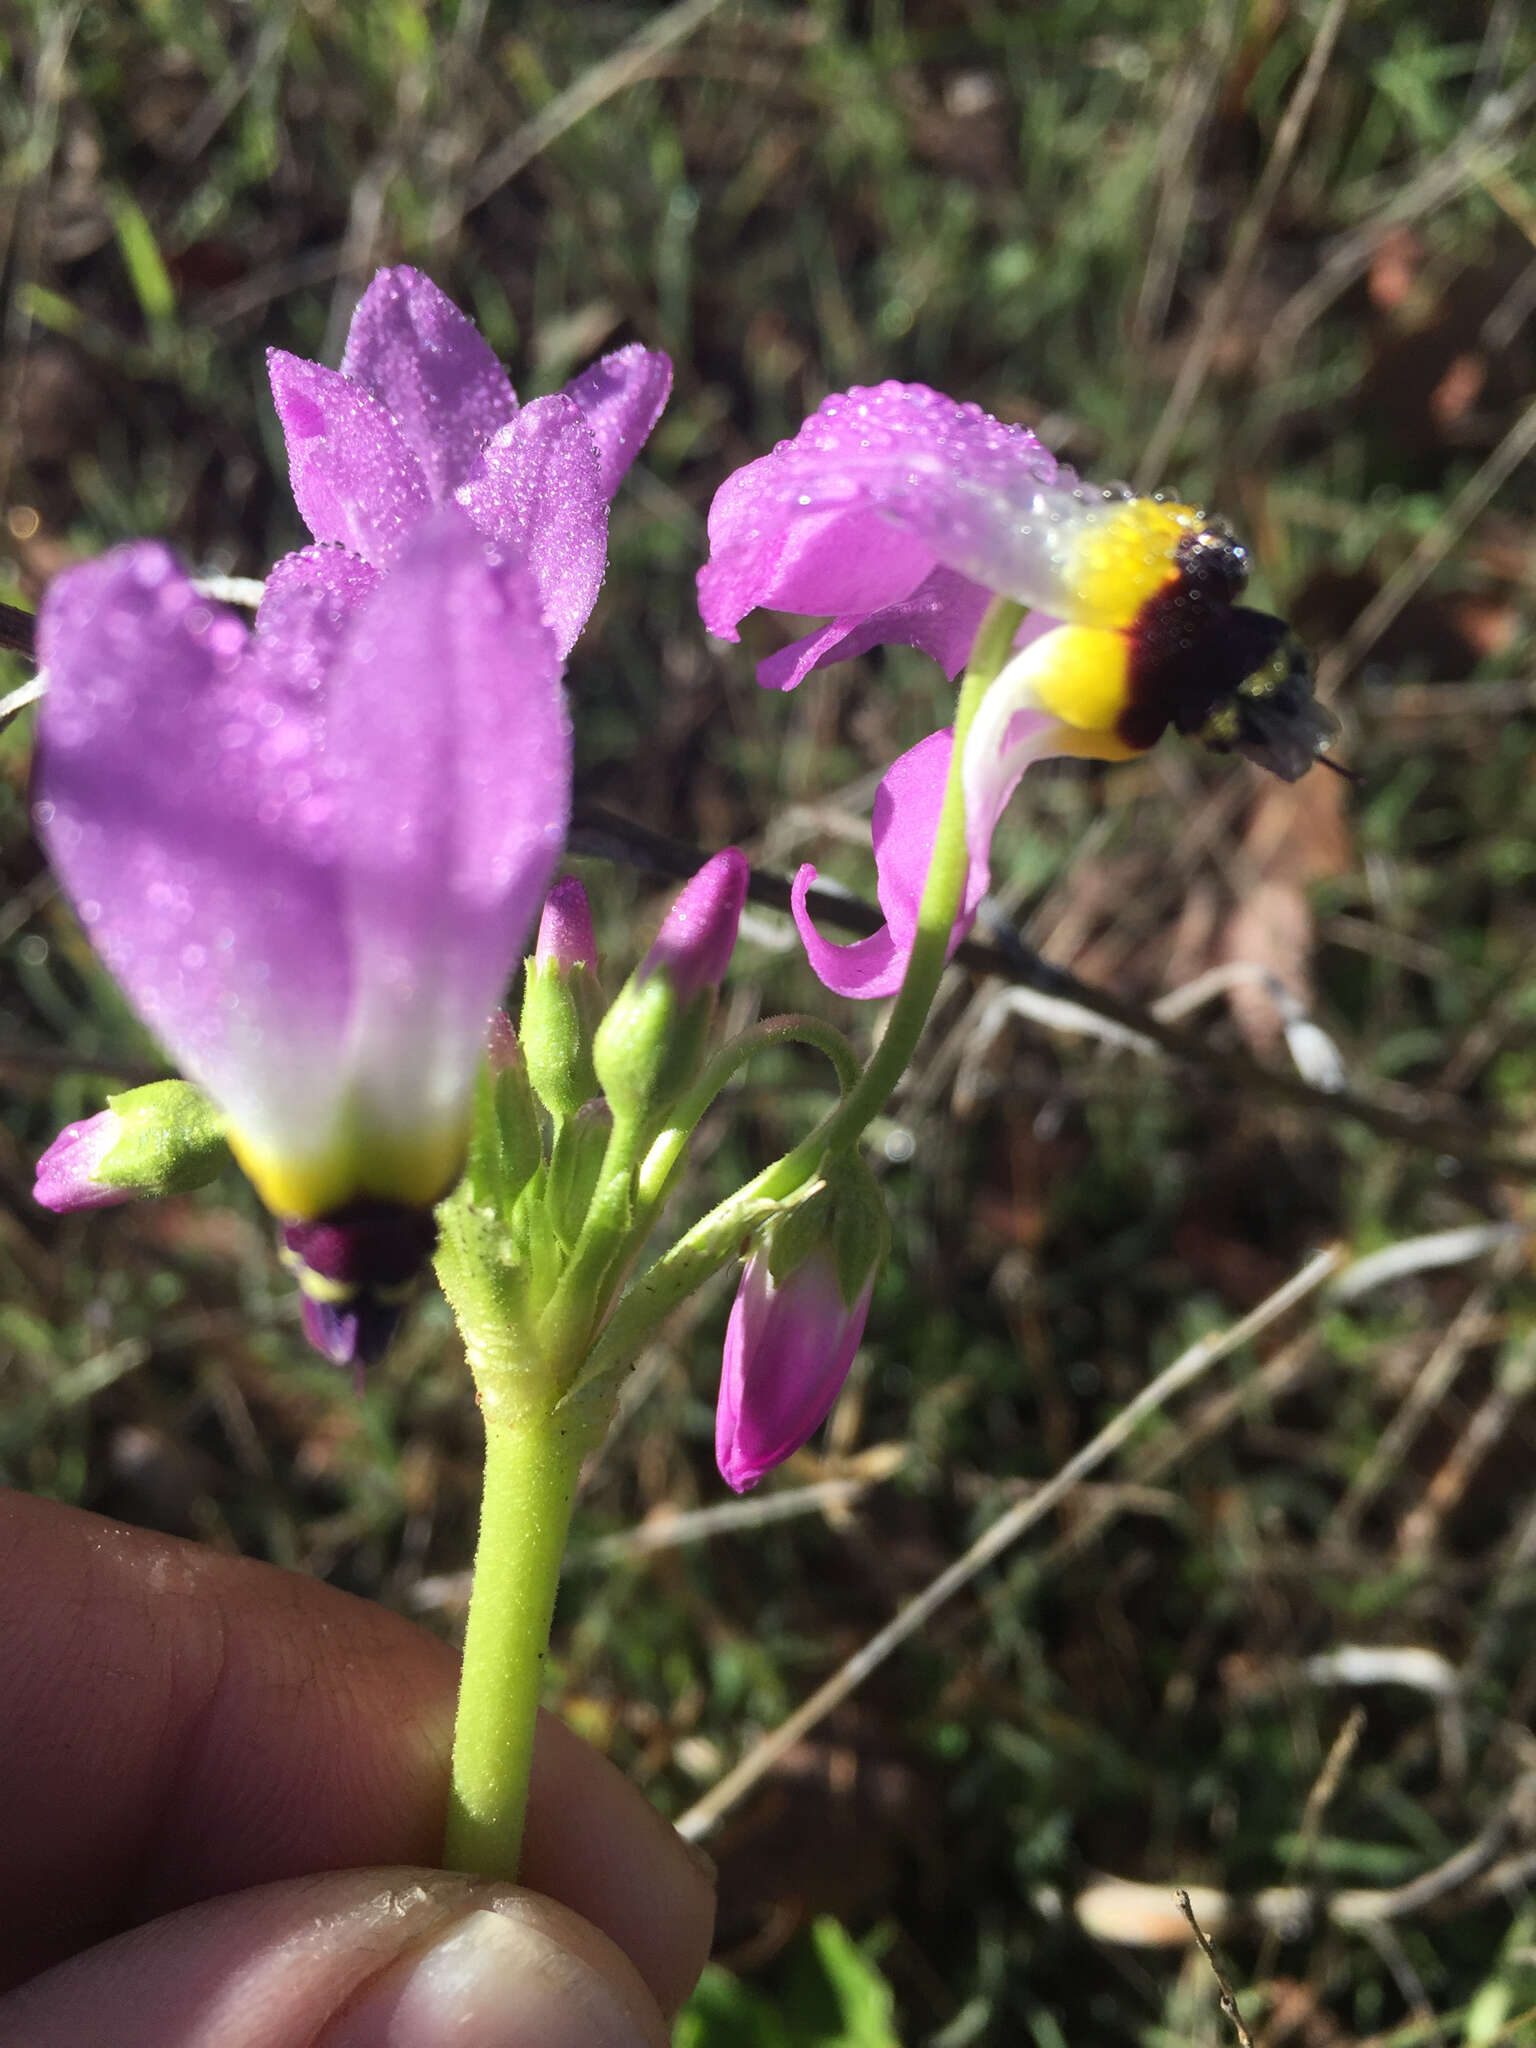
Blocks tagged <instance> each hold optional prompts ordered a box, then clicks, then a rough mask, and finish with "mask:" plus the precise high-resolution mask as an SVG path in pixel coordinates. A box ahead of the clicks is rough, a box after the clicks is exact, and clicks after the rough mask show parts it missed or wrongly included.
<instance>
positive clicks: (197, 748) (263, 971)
mask: <svg viewBox="0 0 1536 2048" xmlns="http://www.w3.org/2000/svg"><path fill="white" fill-rule="evenodd" d="M39 642H40V652H41V655H42V658H43V660H44V661H45V662H46V663H47V665H48V669H49V672H50V678H51V681H50V689H49V693H48V696H47V697H46V699H45V700H44V704H43V710H42V716H41V720H40V727H39V755H38V770H37V783H36V818H37V823H38V827H39V830H40V832H41V833H42V836H43V838H44V840H45V841H46V843H47V846H48V850H49V853H50V855H51V857H52V860H53V863H54V866H55V868H56V870H57V872H58V874H59V876H60V878H61V880H62V882H63V884H64V886H65V888H66V890H67V891H68V893H69V895H70V897H71V898H72V900H73V902H74V904H75V907H76V910H77V911H78V913H79V916H80V919H81V922H82V924H83V926H84V927H85V930H86V932H87V933H88V935H89V936H90V938H91V940H92V943H93V944H94V945H95V946H96V948H97V950H98V952H99V953H100V954H101V956H102V958H103V960H104V961H105V962H106V964H107V965H108V966H109V967H110V968H111V970H112V971H113V973H114V974H115V975H116V976H117V978H118V980H119V981H120V982H121V983H122V985H123V987H124V988H125V989H126V991H127V993H128V995H129V996H130V998H131V999H132V1001H133V1002H134V1004H135V1005H136V1007H137V1008H138V1010H139V1011H140V1013H141V1014H142V1016H143V1017H144V1019H145V1021H146V1022H147V1023H148V1024H149V1026H150V1028H151V1029H152V1030H153V1031H154V1032H155V1033H156V1034H157V1036H158V1037H159V1038H160V1039H161V1040H162V1041H163V1043H164V1044H165V1045H166V1047H167V1048H168V1050H169V1051H170V1052H171V1053H172V1054H173V1056H174V1057H175V1059H176V1061H177V1063H178V1065H179V1066H181V1067H182V1068H183V1069H184V1071H185V1072H186V1073H187V1075H188V1076H189V1077H190V1078H191V1079H192V1080H193V1081H195V1082H197V1083H198V1084H199V1086H200V1087H202V1088H203V1089H204V1090H205V1091H206V1093H207V1094H208V1095H209V1096H210V1097H212V1099H213V1101H214V1102H215V1103H216V1104H217V1106H218V1108H219V1109H220V1110H221V1111H222V1112H223V1114H224V1116H225V1118H226V1119H227V1122H228V1137H229V1141H230V1144H231V1146H232V1148H233V1150H234V1151H235V1154H236V1156H237V1157H238V1158H239V1160H240V1162H241V1164H242V1165H243V1166H244V1167H245V1168H246V1170H247V1172H248V1173H249V1174H250V1176H251V1178H252V1180H253V1181H254V1182H255V1183H256V1186H257V1188H258V1190H259V1192H260V1193H261V1195H262V1197H263V1199H264V1200H265V1201H266V1203H267V1205H268V1207H269V1208H271V1209H272V1210H273V1211H274V1212H275V1213H276V1214H277V1215H279V1216H281V1217H284V1218H286V1219H289V1220H301V1221H310V1220H314V1219H319V1218H324V1217H328V1216H330V1215H331V1214H333V1212H336V1211H338V1210H345V1209H350V1208H351V1206H352V1205H356V1204H369V1203H372V1204H383V1205H391V1204H395V1205H401V1206H403V1207H407V1208H420V1207H422V1206H424V1205H426V1204H429V1203H432V1202H434V1201H436V1200H437V1199H438V1198H439V1197H440V1196H441V1195H442V1194H444V1193H445V1192H446V1191H447V1189H448V1188H449V1187H450V1186H451V1185H452V1183H453V1181H454V1180H455V1178H456V1177H457V1175H458V1173H459V1170H460V1167H461V1165H462V1162H463V1157H464V1148H465V1143H466V1137H467V1130H468V1123H469V1114H470V1098H471V1093H472V1087H473V1080H474V1074H475V1069H476V1066H477V1064H478V1061H479V1059H480V1055H481V1051H482V1047H483V1044H484V1040H485V1033H486V1025H487V1020H488V1019H489V1017H490V1016H491V1013H492V1011H493V1009H494V1008H495V1005H496V1002H497V1000H498V998H499V997H500V995H501V993H502V990H503V988H504V986H505V984H506V981H507V979H508V976H509V974H510V972H511V969H512V966H513V963H514V961H515V960H516V958H517V956H518V954H519V952H520V951H521V949H522V947H523V945H524V944H525V942H526V940H527V938H528V935H529V933H530V931H531V928H532V925H533V921H534V918H535V917H536V915H537V913H538V908H539V904H540V902H541V900H542V898H543V895H544V891H545V889H546V887H547V886H548V882H549V878H550V875H551V872H552V871H553V868H554V865H555V862H556V860H557V858H558V856H559V852H560V846H561V842H562V839H563V836H564V832H565V827H566V821H567V816H568V811H569V802H570V732H569V725H568V721H567V717H566V711H565V704H564V699H563V694H562V690H561V685H560V657H559V653H558V650H557V647H556V644H555V641H554V638H553V637H552V634H551V632H550V629H549V627H548V626H547V625H546V624H545V622H544V619H543V616H542V605H541V598H540V592H539V590H538V588H537V587H536V585H535V582H534V579H533V577H532V575H531V574H530V573H529V571H528V570H527V569H526V568H525V567H524V566H523V565H522V564H521V563H520V562H519V561H518V560H517V559H516V557H515V556H512V555H511V554H510V552H509V550H507V549H505V548H498V547H492V546H489V545H488V544H487V542H486V541H485V539H484V538H483V537H482V535H481V534H479V533H478V532H477V531H476V530H475V528H474V526H473V525H472V524H471V522H470V519H469V517H468V515H467V514H466V513H465V512H464V511H463V510H461V509H460V508H459V507H457V506H454V505H445V506H442V507H440V508H438V509H436V510H432V511H430V512H429V513H428V514H427V515H426V516H425V517H423V518H422V519H421V520H420V521H419V522H418V523H416V524H415V525H414V526H413V527H412V529H411V530H410V531H409V532H408V533H406V534H404V535H403V536H402V537H401V539H400V542H399V545H398V547H397V548H395V549H394V550H393V552H392V554H391V559H390V565H389V567H388V568H387V570H384V571H382V572H381V570H380V569H378V568H376V567H373V566H370V565H369V564H368V563H366V562H364V561H361V560H359V559H358V558H357V557H356V556H355V555H350V554H345V553H343V552H341V551H340V550H338V549H334V548H311V549H306V550H304V551H303V552H302V553H300V554H297V555H290V556H288V557H287V559H286V560H284V561H282V562H280V563H278V565H277V567H276V568H275V569H274V570H273V572H272V575H271V577H270V579H269V580H268V583H267V588H266V594H265V596H264V598H263V601H262V605H261V609H260V611H259V613H258V614H257V619H256V627H255V631H254V633H252V632H249V631H248V630H247V629H246V627H245V626H244V625H243V624H242V622H241V621H240V620H239V619H238V618H236V617H235V616H234V615H233V614H232V613H230V612H227V611H224V610H222V609H221V608H219V607H218V606H216V605H213V604H210V603H208V602H207V601H206V600H204V599H203V598H201V597H199V596H198V594H197V592H196V591H195V590H194V589H193V587H192V585H191V583H190V582H189V581H188V579H187V577H186V576H185V574H184V573H183V572H182V570H181V569H180V568H179V566H178V565H177V563H176V561H175V560H174V558H173V557H172V556H171V555H170V554H169V553H168V552H167V550H166V549H165V548H163V547H161V546H159V545H157V544H156V543H153V542H148V541H145V542H138V543H135V544H134V545H132V546H129V547H124V548H119V549H117V550H116V551H115V552H114V553H112V554H110V555H108V556H106V557H105V558H103V559H102V560H101V561H98V562H93V563H90V564H88V565H87V566H85V567H83V568H79V569H74V570H71V571H69V572H67V573H66V574H65V575H62V576H60V577H59V578H58V579H57V580H56V581H55V583H54V584H53V585H52V587H51V588H50V590H49V592H48V595H47V598H46V600H45V603H44V606H43V611H42V616H41V619H40V622H39ZM365 1263H366V1261H365Z"/></svg>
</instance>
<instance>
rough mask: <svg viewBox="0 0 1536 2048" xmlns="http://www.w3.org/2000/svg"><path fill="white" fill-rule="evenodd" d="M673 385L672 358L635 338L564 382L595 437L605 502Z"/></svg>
mask: <svg viewBox="0 0 1536 2048" xmlns="http://www.w3.org/2000/svg"><path fill="white" fill-rule="evenodd" d="M671 391H672V365H671V363H670V362H669V361H668V360H667V358H666V357H665V356H664V355H662V354H660V353H659V352H658V351H657V350H655V349H649V348H642V347H641V346H640V344H639V342H631V343H630V345H629V347H628V348H621V349H616V350H615V351H614V353H613V354H612V355H608V356H603V357H602V358H601V360H600V361H598V362H595V363H593V365H592V366H591V368H590V369H586V370H583V371H582V373H581V375H580V376H579V377H573V378H572V379H571V381H570V383H569V384H567V385H566V387H565V395H566V397H567V398H572V399H574V400H575V401H576V404H577V405H578V406H579V407H580V408H581V416H582V418H583V419H584V420H585V421H586V423H587V425H588V426H589V427H590V428H591V429H592V435H593V439H594V440H595V441H596V442H597V448H598V455H599V458H600V462H601V469H600V474H599V478H598V488H599V489H600V490H601V492H602V494H603V499H604V502H605V503H606V502H607V500H608V499H610V498H611V497H612V496H613V494H614V492H615V491H616V490H617V489H618V487H619V485H620V483H621V482H622V480H623V478H624V474H625V472H626V471H627V470H628V468H629V466H630V464H631V463H632V462H633V461H634V459H635V457H636V456H637V455H638V454H639V453H640V450H641V449H642V448H643V447H644V446H645V443H646V441H647V440H648V439H649V437H650V432H651V429H652V427H654V426H655V424H656V422H657V420H659V419H660V417H661V411H662V407H663V406H664V405H665V404H666V402H667V399H668V397H669V396H670V395H671Z"/></svg>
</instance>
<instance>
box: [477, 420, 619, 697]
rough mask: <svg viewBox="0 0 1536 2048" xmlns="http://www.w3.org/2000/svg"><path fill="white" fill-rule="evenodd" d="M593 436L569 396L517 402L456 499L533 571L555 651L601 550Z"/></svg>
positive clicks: (593, 588)
mask: <svg viewBox="0 0 1536 2048" xmlns="http://www.w3.org/2000/svg"><path fill="white" fill-rule="evenodd" d="M599 476H600V465H599V460H598V450H597V443H596V442H595V441H594V440H593V438H592V431H591V429H590V428H589V427H588V425H587V423H586V421H585V420H584V419H583V417H582V414H581V410H580V408H579V407H578V406H577V405H576V403H575V402H574V400H572V399H570V398H568V397H566V396H565V395H564V393H560V394H558V395H557V396H555V397H554V398H536V399H535V400H534V401H533V403H532V404H531V405H525V406H524V407H523V409H522V411H521V412H520V413H519V414H518V416H517V418H516V419H515V420H514V421H513V422H512V424H511V425H510V426H508V427H503V428H502V430H501V432H500V433H499V434H498V435H497V436H496V438H495V440H494V441H492V442H491V443H490V445H489V446H488V447H487V448H486V449H485V450H484V451H483V453H482V454H481V456H480V458H479V460H478V462H477V463H476V465H475V468H474V471H473V473H472V474H471V475H470V477H469V479H468V481H467V482H466V483H464V484H463V485H462V486H461V487H460V489H459V491H458V493H457V496H458V500H459V503H460V504H461V505H463V506H464V508H465V510H466V511H467V512H468V513H469V516H470V518H471V519H473V520H474V522H475V524H476V526H478V527H479V528H480V530H481V532H482V533H485V534H489V535H490V537H491V538H492V539H493V540H496V541H500V542H501V543H502V544H503V545H504V546H505V547H506V548H507V549H508V551H509V552H515V553H516V554H517V555H518V556H519V557H520V558H521V559H522V560H524V561H525V562H526V563H527V564H528V566H529V568H530V569H531V570H532V572H533V576H534V579H535V581H536V582H537V584H538V587H539V592H540V596H541V598H542V601H543V605H544V616H545V618H546V620H547V621H548V624H549V627H550V630H551V631H552V632H553V634H554V636H555V640H556V643H557V645H558V648H559V652H560V654H561V655H562V656H564V655H566V654H567V653H569V651H570V649H571V646H572V644H573V643H574V641H575V639H576V636H577V635H578V634H579V633H580V631H581V629H582V627H583V626H584V625H585V624H586V623H587V620H588V618H589V617H590V616H591V612H592V607H593V605H594V604H595V603H596V602H597V593H598V590H599V588H600V587H601V585H602V580H603V565H604V561H605V559H606V556H607V550H608V501H607V499H606V498H605V497H604V496H603V493H602V490H601V487H600V481H599Z"/></svg>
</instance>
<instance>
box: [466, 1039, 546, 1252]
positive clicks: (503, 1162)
mask: <svg viewBox="0 0 1536 2048" xmlns="http://www.w3.org/2000/svg"><path fill="white" fill-rule="evenodd" d="M543 1163H544V1140H543V1137H542V1136H541V1134H540V1130H539V1111H538V1105H537V1104H536V1103H535V1102H534V1099H533V1090H532V1089H531V1088H530V1087H529V1086H528V1076H527V1074H526V1073H525V1072H524V1070H523V1063H522V1058H521V1056H520V1054H519V1052H518V1047H517V1041H516V1040H515V1039H514V1038H513V1037H512V1035H511V1032H510V1030H509V1031H508V1032H507V1033H506V1035H505V1037H501V1036H498V1039H497V1042H496V1051H495V1055H494V1057H488V1058H486V1059H484V1060H482V1062H481V1064H480V1071H479V1073H478V1074H477V1075H476V1076H475V1097H474V1113H473V1117H472V1120H471V1123H470V1136H469V1156H468V1158H467V1160H466V1161H465V1167H464V1173H465V1180H466V1182H467V1184H468V1187H469V1196H470V1200H471V1201H473V1202H476V1203H478V1204H479V1205H480V1207H482V1208H486V1209H495V1210H497V1211H498V1212H499V1213H500V1214H501V1215H502V1216H503V1217H506V1216H510V1215H511V1213H512V1205H513V1203H514V1202H515V1201H516V1200H517V1198H518V1196H519V1195H520V1194H521V1193H522V1191H523V1189H524V1188H525V1187H526V1186H527V1185H528V1183H529V1181H530V1180H532V1178H533V1176H534V1174H535V1173H537V1172H538V1170H539V1168H540V1167H541V1166H542V1165H543Z"/></svg>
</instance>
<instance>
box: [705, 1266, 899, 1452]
mask: <svg viewBox="0 0 1536 2048" xmlns="http://www.w3.org/2000/svg"><path fill="white" fill-rule="evenodd" d="M874 1285H875V1276H874V1273H873V1271H871V1272H870V1275H869V1278H868V1280H867V1281H866V1282H865V1284H864V1286H863V1288H862V1290H861V1291H860V1293H859V1294H858V1295H857V1297H856V1298H855V1300H854V1302H853V1305H852V1307H850V1306H849V1305H848V1304H847V1303H846V1302H845V1301H844V1299H843V1292H842V1288H841V1286H840V1285H839V1283H838V1277H837V1261H836V1259H835V1257H834V1255H833V1252H832V1250H831V1248H830V1246H827V1245H823V1246H821V1247H818V1248H817V1249H815V1250H813V1251H812V1252H811V1254H810V1256H809V1257H808V1258H806V1259H805V1260H803V1261H802V1262H801V1263H800V1264H799V1265H797V1266H796V1267H795V1268H794V1269H793V1271H791V1272H789V1273H787V1274H786V1275H785V1276H784V1278H783V1279H782V1280H775V1279H774V1278H773V1276H772V1274H771V1272H770V1271H769V1262H768V1254H767V1252H766V1251H765V1250H763V1249H762V1248H760V1247H759V1248H758V1249H755V1250H754V1251H753V1253H752V1256H751V1257H750V1258H749V1259H748V1260H747V1264H746V1269H745V1271H744V1272H743V1273H742V1276H741V1285H740V1287H739V1288H738V1289H737V1291H736V1300H735V1303H734V1304H733V1306H732V1308H731V1319H730V1322H729V1323H728V1324H727V1326H726V1332H725V1361H724V1368H723V1370H722V1373H721V1376H720V1401H719V1406H718V1408H717V1409H716V1411H715V1459H716V1462H717V1463H718V1465H719V1467H720V1473H721V1476H722V1478H723V1479H724V1480H725V1482H726V1484H727V1485H728V1486H732V1487H734V1488H735V1490H736V1492H737V1493H745V1492H746V1490H747V1488H748V1487H750V1486H755V1485H756V1484H757V1482H758V1480H759V1479H761V1478H762V1476H763V1474H764V1473H765V1472H771V1471H772V1470H773V1468H774V1466H775V1465H781V1464H783V1462H784V1460H785V1459H786V1458H787V1457H789V1456H790V1455H791V1453H792V1452H794V1451H798V1450H799V1448H800V1446H801V1445H802V1444H803V1443H805V1442H806V1441H807V1440H808V1439H809V1438H810V1437H811V1436H812V1435H813V1434H814V1432H815V1431H816V1430H818V1429H819V1428H820V1427H821V1425H822V1423H823V1422H824V1421H825V1420H826V1417H827V1414H828V1412H829V1411H830V1409H831V1406H832V1403H833V1402H834V1401H835V1400H836V1399H837V1396H838V1393H839V1391H840V1389H841V1387H842V1384H843V1381H844V1380H845V1379H846V1378H847V1377H848V1368H849V1367H850V1366H851V1365H852V1364H853V1360H854V1354H855V1353H856V1352H857V1350H858V1348H859V1340H860V1339H861V1338H862V1336H863V1335H864V1324H865V1321H866V1319H867V1317H868V1315H869V1303H870V1297H871V1295H872V1294H873V1292H874Z"/></svg>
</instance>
